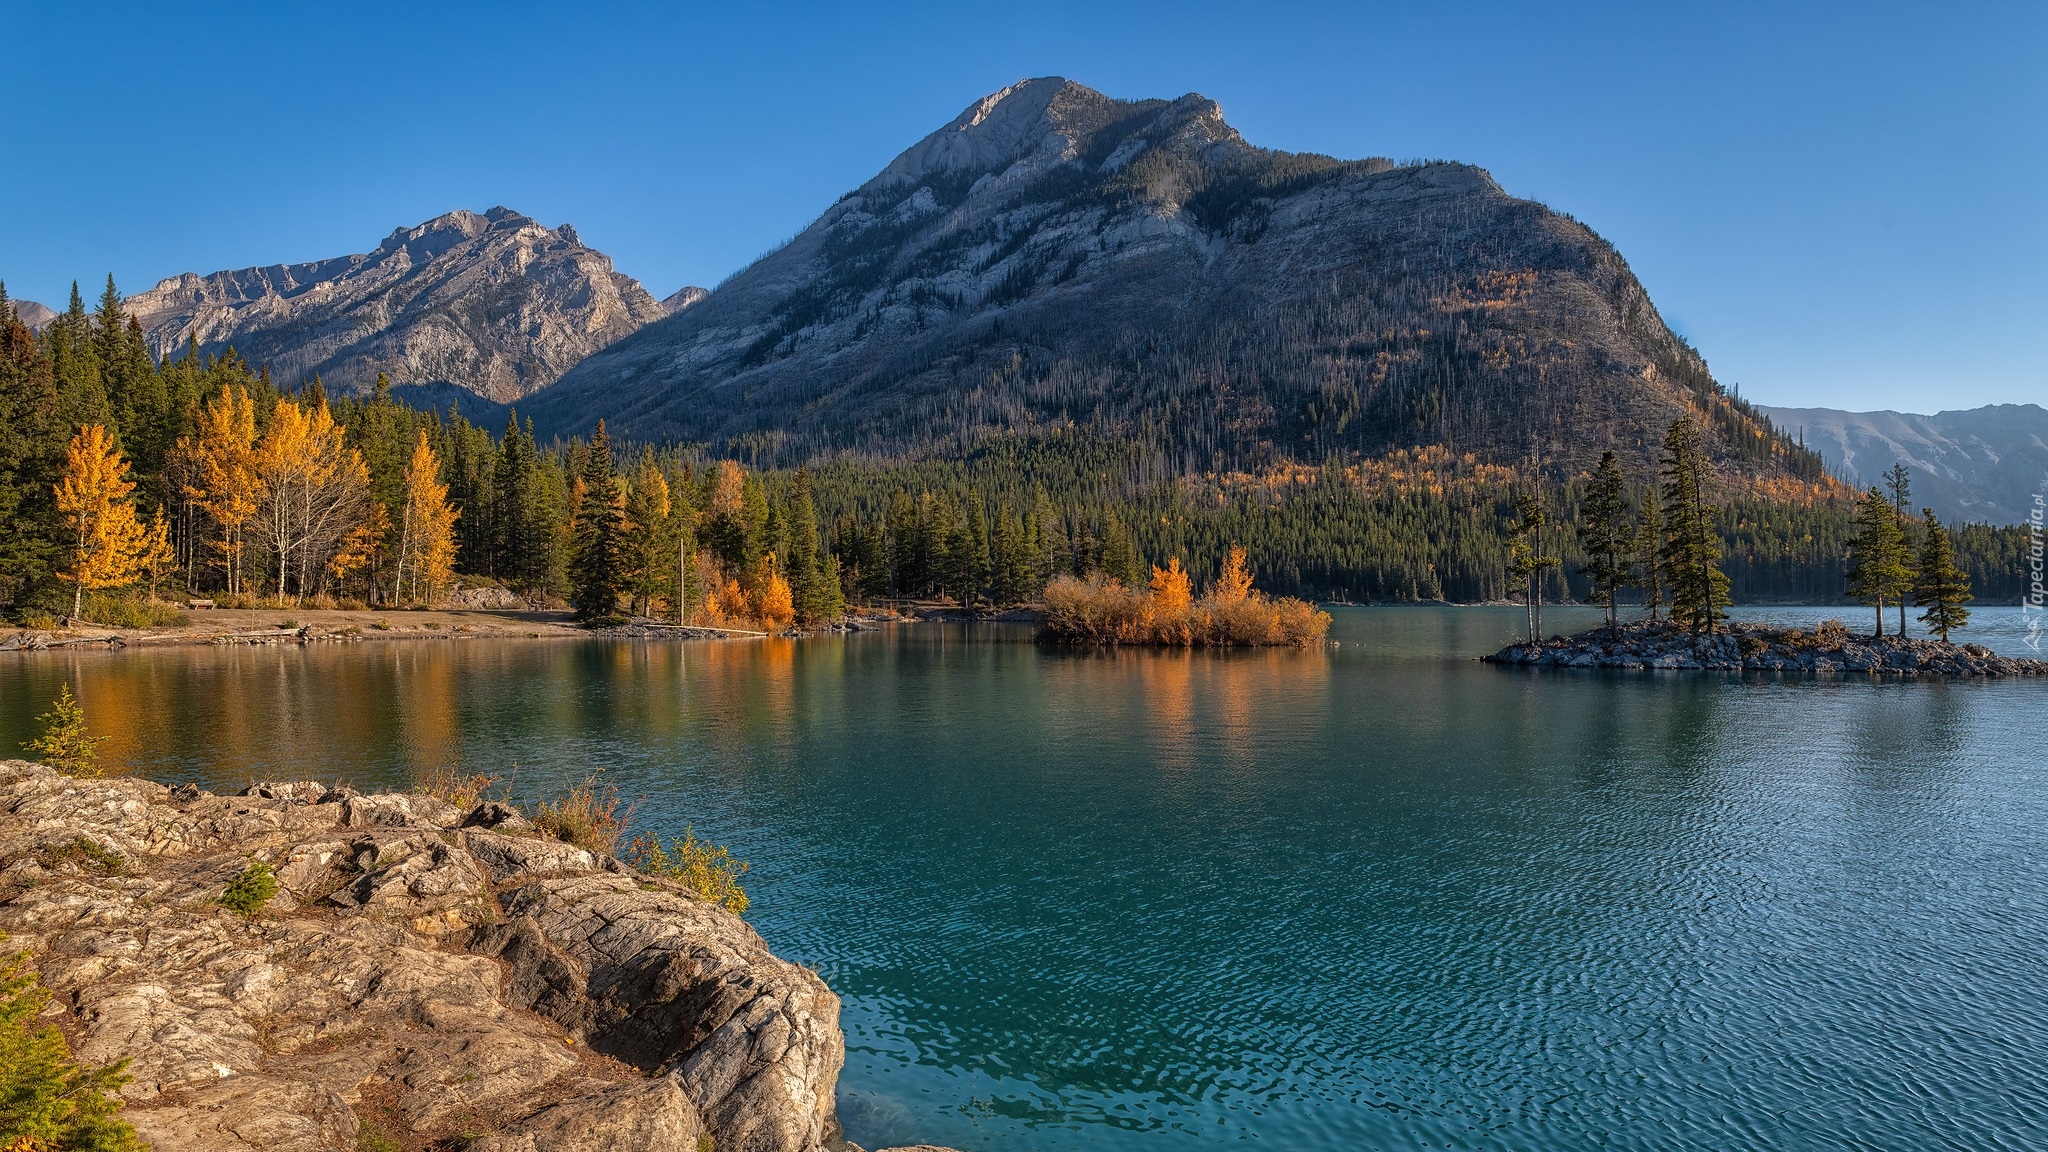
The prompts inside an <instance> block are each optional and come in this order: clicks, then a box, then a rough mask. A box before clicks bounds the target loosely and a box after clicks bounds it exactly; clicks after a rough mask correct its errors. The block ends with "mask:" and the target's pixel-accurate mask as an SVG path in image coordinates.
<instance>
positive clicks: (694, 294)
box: [661, 284, 711, 316]
mask: <svg viewBox="0 0 2048 1152" xmlns="http://www.w3.org/2000/svg"><path fill="white" fill-rule="evenodd" d="M709 295H711V291H710V289H707V288H699V287H697V286H696V285H694V284H692V285H689V286H687V287H683V288H679V289H677V290H676V292H675V293H674V294H673V295H669V296H664V297H662V298H661V308H662V311H663V312H664V313H665V314H667V315H669V316H673V315H675V314H676V313H678V312H681V311H682V310H683V309H685V308H688V307H690V306H691V305H693V304H701V303H703V302H704V298H705V297H706V296H709Z"/></svg>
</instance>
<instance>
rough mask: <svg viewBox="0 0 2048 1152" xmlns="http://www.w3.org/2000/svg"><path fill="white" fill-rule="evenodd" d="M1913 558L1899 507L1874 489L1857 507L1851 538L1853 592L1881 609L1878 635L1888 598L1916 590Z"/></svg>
mask: <svg viewBox="0 0 2048 1152" xmlns="http://www.w3.org/2000/svg"><path fill="white" fill-rule="evenodd" d="M1910 559H1911V557H1910V556H1908V554H1907V552H1906V537H1905V533H1904V532H1902V531H1901V530H1900V528H1899V510H1898V509H1897V508H1894V507H1892V503H1891V501H1889V500H1886V499H1885V498H1884V493H1882V492H1880V491H1878V490H1877V489H1876V488H1872V489H1871V490H1870V491H1869V492H1868V493H1866V494H1865V495H1864V497H1863V500H1862V502H1861V503H1860V504H1859V505H1858V506H1857V509H1856V534H1855V535H1854V536H1852V537H1850V539H1849V571H1848V578H1849V595H1851V596H1853V597H1855V598H1856V600H1857V601H1858V602H1859V603H1863V604H1869V605H1871V606H1872V607H1874V608H1875V609H1876V610H1877V635H1879V636H1882V635H1884V606H1885V602H1886V601H1887V600H1891V599H1894V598H1896V597H1903V596H1904V595H1905V594H1906V593H1907V592H1908V591H1910V590H1911V589H1912V585H1913V573H1912V569H1911V568H1909V567H1908V561H1909V560H1910Z"/></svg>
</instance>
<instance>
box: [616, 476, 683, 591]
mask: <svg viewBox="0 0 2048 1152" xmlns="http://www.w3.org/2000/svg"><path fill="white" fill-rule="evenodd" d="M681 522H682V518H681V517H680V516H678V515H677V509H676V501H675V499H674V497H673V494H672V493H671V491H670V489H669V484H668V477H667V476H665V475H663V474H662V471H661V466H660V465H659V464H658V463H657V462H656V461H655V458H654V452H653V450H652V449H643V450H642V451H641V453H640V462H639V463H638V464H636V465H634V468H633V479H632V483H631V485H629V486H628V487H627V489H626V531H627V533H628V535H629V539H630V544H629V547H628V553H629V567H630V569H631V579H630V581H629V590H630V591H631V592H632V594H633V601H634V605H635V610H636V611H638V612H639V613H640V614H642V615H652V614H653V612H654V601H655V599H656V598H657V597H661V598H665V599H668V600H670V601H673V600H675V598H676V594H677V587H678V582H679V581H680V579H681V575H682V539H681Z"/></svg>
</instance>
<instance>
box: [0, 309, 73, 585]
mask: <svg viewBox="0 0 2048 1152" xmlns="http://www.w3.org/2000/svg"><path fill="white" fill-rule="evenodd" d="M66 439H67V436H66V430H65V427H64V423H63V418H62V417H61V416H60V415H59V414H58V401H57V384H56V378H55V375H54V372H53V369H52V367H51V364H50V360H49V357H48V356H46V355H44V353H43V349H42V346H41V344H40V343H39V342H38V341H37V340H36V338H35V336H34V335H33V334H32V333H30V332H29V330H28V328H27V326H26V325H24V324H22V323H21V320H20V318H19V317H18V316H17V315H16V314H15V311H14V306H13V305H12V304H10V303H7V302H6V290H5V287H4V286H0V607H4V608H8V609H12V610H16V611H19V610H20V609H21V608H22V607H23V606H24V605H25V604H27V603H28V602H29V601H30V600H32V599H37V598H41V597H53V596H54V595H55V594H56V593H55V586H54V583H53V581H54V574H55V572H56V570H57V565H58V563H59V556H60V552H61V544H60V541H61V540H62V533H63V527H62V524H61V523H60V521H59V516H58V513H57V506H56V500H55V493H56V486H57V481H58V478H59V477H60V476H62V475H63V471H64V442H65V440H66Z"/></svg>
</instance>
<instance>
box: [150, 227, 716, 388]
mask: <svg viewBox="0 0 2048 1152" xmlns="http://www.w3.org/2000/svg"><path fill="white" fill-rule="evenodd" d="M686 291H687V290H686ZM681 295H682V294H681V293H679V294H678V296H681ZM128 310H129V313H130V314H131V315H133V316H135V317H136V318H137V319H138V320H139V321H141V324H142V328H143V333H144V337H145V339H146V340H147V342H148V344H149V347H150V350H151V351H152V352H153V353H154V354H155V355H156V356H158V357H159V358H162V357H165V356H169V355H175V354H178V353H180V352H182V350H183V349H184V348H185V347H186V345H187V343H188V342H189V341H192V340H197V341H198V343H199V346H200V348H201V349H202V350H204V351H207V352H210V353H213V352H219V351H221V350H223V349H225V348H227V347H230V346H232V347H233V348H234V349H235V351H236V352H238V353H240V354H241V356H242V357H243V358H244V359H246V360H248V361H250V362H252V363H256V364H265V365H268V366H269V368H270V370H271V374H272V375H273V376H275V377H277V378H278V379H280V380H283V381H286V382H288V383H290V382H296V381H299V380H302V379H305V378H307V377H311V376H314V375H318V376H321V377H322V378H323V380H324V381H325V382H326V383H327V384H328V385H329V386H330V387H331V388H335V389H339V390H344V391H346V390H360V389H363V388H365V387H367V386H368V385H369V384H370V383H371V381H373V380H375V379H376V376H377V374H378V373H379V372H383V373H386V374H387V375H389V376H390V378H391V380H392V382H393V383H394V384H400V385H420V386H436V385H452V386H453V387H455V388H459V389H462V390H464V391H466V392H470V393H474V394H476V395H478V396H481V397H484V398H487V399H489V400H494V401H500V402H503V401H510V400H516V399H518V398H520V397H522V396H525V395H526V394H528V393H530V392H532V391H533V390H534V389H536V388H540V387H542V386H544V385H547V384H550V383H553V382H554V380H555V379H556V378H557V377H559V376H560V375H561V374H562V373H563V372H565V371H567V370H568V368H569V367H570V366H571V365H573V364H575V363H576V362H577V361H578V360H581V359H582V358H583V357H585V356H587V355H589V354H590V353H591V352H592V351H594V350H596V349H598V348H602V347H604V346H605V345H606V344H609V343H611V342H612V341H614V340H617V339H619V338H620V337H622V336H625V335H626V334H628V333H630V332H633V331H634V330H636V329H638V328H639V327H640V326H642V325H644V324H647V323H648V322H650V321H653V320H657V319H660V318H661V317H662V316H665V315H667V314H668V311H669V310H668V308H667V307H665V306H664V304H663V303H662V302H659V301H657V300H655V299H654V297H653V296H651V295H649V294H648V292H647V290H646V289H645V288H643V287H641V286H640V283H639V281H637V280H634V279H633V278H632V277H630V276H625V275H621V274H620V273H618V272H615V271H613V270H612V262H611V258H610V257H608V256H606V255H605V254H604V253H602V252H598V251H596V250H594V249H591V248H588V247H585V246H584V244H583V242H582V240H581V239H579V238H578V237H577V235H576V231H575V229H573V228H571V227H569V226H568V225H566V224H564V225H563V226H561V227H560V228H546V227H543V226H542V225H540V224H538V223H536V222H535V221H534V220H532V219H531V218H529V217H526V216H522V215H520V214H519V213H517V212H513V211H511V210H510V209H507V208H493V209H491V210H490V211H489V212H485V213H483V214H481V215H479V214H477V213H475V212H450V213H448V214H447V215H445V216H438V217H435V218H434V219H432V220H429V221H427V222H426V223H424V224H421V225H419V226H418V227H416V228H400V229H398V230H397V231H395V232H393V233H392V234H391V235H390V236H389V237H387V238H385V240H384V242H383V243H382V244H380V245H378V246H377V248H376V250H375V251H372V252H370V253H368V254H365V255H353V256H340V257H336V258H334V259H331V260H321V261H316V262H313V263H307V264H276V265H271V266H270V267H267V268H243V269H240V270H239V271H232V272H215V273H213V274H211V275H208V276H199V275H195V274H193V273H189V272H188V273H186V274H184V275H182V276H174V277H172V278H170V279H168V280H164V281H162V282H160V283H158V284H157V286H156V287H154V288H152V289H150V290H149V291H147V292H143V293H140V294H138V295H136V296H132V297H130V298H129V299H128Z"/></svg>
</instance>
